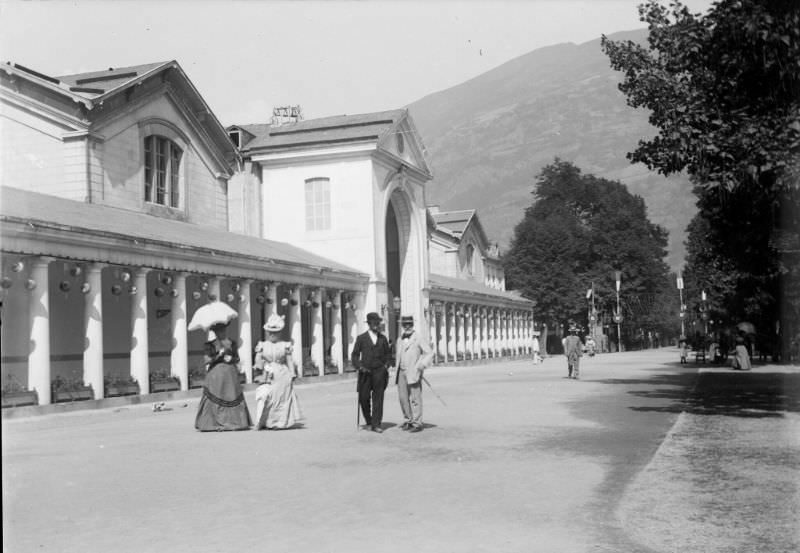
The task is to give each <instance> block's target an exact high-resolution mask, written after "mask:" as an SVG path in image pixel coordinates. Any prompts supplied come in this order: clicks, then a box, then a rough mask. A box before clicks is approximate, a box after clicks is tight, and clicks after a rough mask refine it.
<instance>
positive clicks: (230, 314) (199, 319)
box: [186, 301, 238, 330]
mask: <svg viewBox="0 0 800 553" xmlns="http://www.w3.org/2000/svg"><path fill="white" fill-rule="evenodd" d="M237 316H238V314H237V313H236V311H234V310H233V309H232V308H231V306H230V305H228V304H227V303H224V302H221V301H212V302H211V303H207V304H205V305H202V306H200V307H199V308H198V309H197V311H195V312H194V315H193V316H192V320H191V322H189V326H188V327H186V328H187V330H208V329H210V328H211V327H212V326H214V325H220V324H221V325H226V324H228V323H229V322H231V321H232V320H233V319H235V318H236V317H237Z"/></svg>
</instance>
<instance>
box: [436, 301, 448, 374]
mask: <svg viewBox="0 0 800 553" xmlns="http://www.w3.org/2000/svg"><path fill="white" fill-rule="evenodd" d="M441 305H442V311H441V313H439V342H438V343H437V344H436V347H437V348H439V359H440V360H441V362H442V363H446V362H447V319H446V317H447V310H446V309H445V305H444V302H442V304H441Z"/></svg>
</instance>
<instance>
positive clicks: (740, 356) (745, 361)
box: [733, 333, 753, 371]
mask: <svg viewBox="0 0 800 553" xmlns="http://www.w3.org/2000/svg"><path fill="white" fill-rule="evenodd" d="M733 368H734V369H735V370H739V371H749V370H750V369H751V368H753V365H752V364H751V363H750V354H749V353H748V352H747V346H746V345H745V342H744V335H743V334H742V333H739V336H737V337H736V349H734V351H733Z"/></svg>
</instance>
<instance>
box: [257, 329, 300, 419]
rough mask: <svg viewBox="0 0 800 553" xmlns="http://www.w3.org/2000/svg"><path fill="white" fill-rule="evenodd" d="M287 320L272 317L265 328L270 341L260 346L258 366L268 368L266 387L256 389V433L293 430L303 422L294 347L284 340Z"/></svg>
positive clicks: (265, 373)
mask: <svg viewBox="0 0 800 553" xmlns="http://www.w3.org/2000/svg"><path fill="white" fill-rule="evenodd" d="M283 326H284V321H283V317H279V316H278V315H275V314H273V315H270V317H269V319H268V320H267V324H265V325H264V329H265V330H266V331H267V339H266V341H263V342H259V343H258V345H256V348H255V351H256V366H260V367H263V369H264V377H265V381H264V384H262V385H261V386H259V387H258V388H257V389H256V425H255V429H256V430H262V429H264V428H266V429H268V430H273V429H279V428H291V427H292V426H294V425H295V424H297V423H299V422H301V421H302V420H303V412H302V410H301V409H300V404H299V403H298V401H297V395H296V394H295V393H294V379H295V378H297V370H296V368H295V365H294V361H293V359H292V345H291V344H290V343H289V342H284V341H281V339H280V331H281V330H283Z"/></svg>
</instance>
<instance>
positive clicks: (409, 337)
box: [395, 315, 433, 432]
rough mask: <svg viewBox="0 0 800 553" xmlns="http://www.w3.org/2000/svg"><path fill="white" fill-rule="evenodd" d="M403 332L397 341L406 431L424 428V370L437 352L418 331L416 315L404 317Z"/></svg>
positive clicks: (400, 390)
mask: <svg viewBox="0 0 800 553" xmlns="http://www.w3.org/2000/svg"><path fill="white" fill-rule="evenodd" d="M400 325H401V326H402V327H403V333H402V335H401V336H400V339H399V340H398V341H397V355H396V356H395V358H396V360H397V379H396V381H395V384H397V395H398V397H399V399H400V409H402V411H403V417H404V418H405V422H403V426H402V428H403V430H408V431H409V432H419V431H420V430H422V371H424V370H425V369H426V368H427V367H428V365H430V362H431V359H432V358H433V351H432V350H431V348H430V346H429V345H428V344H427V342H426V340H424V339H422V338H420V336H419V334H418V333H416V332H414V317H412V316H411V315H404V316H402V317H401V318H400Z"/></svg>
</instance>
